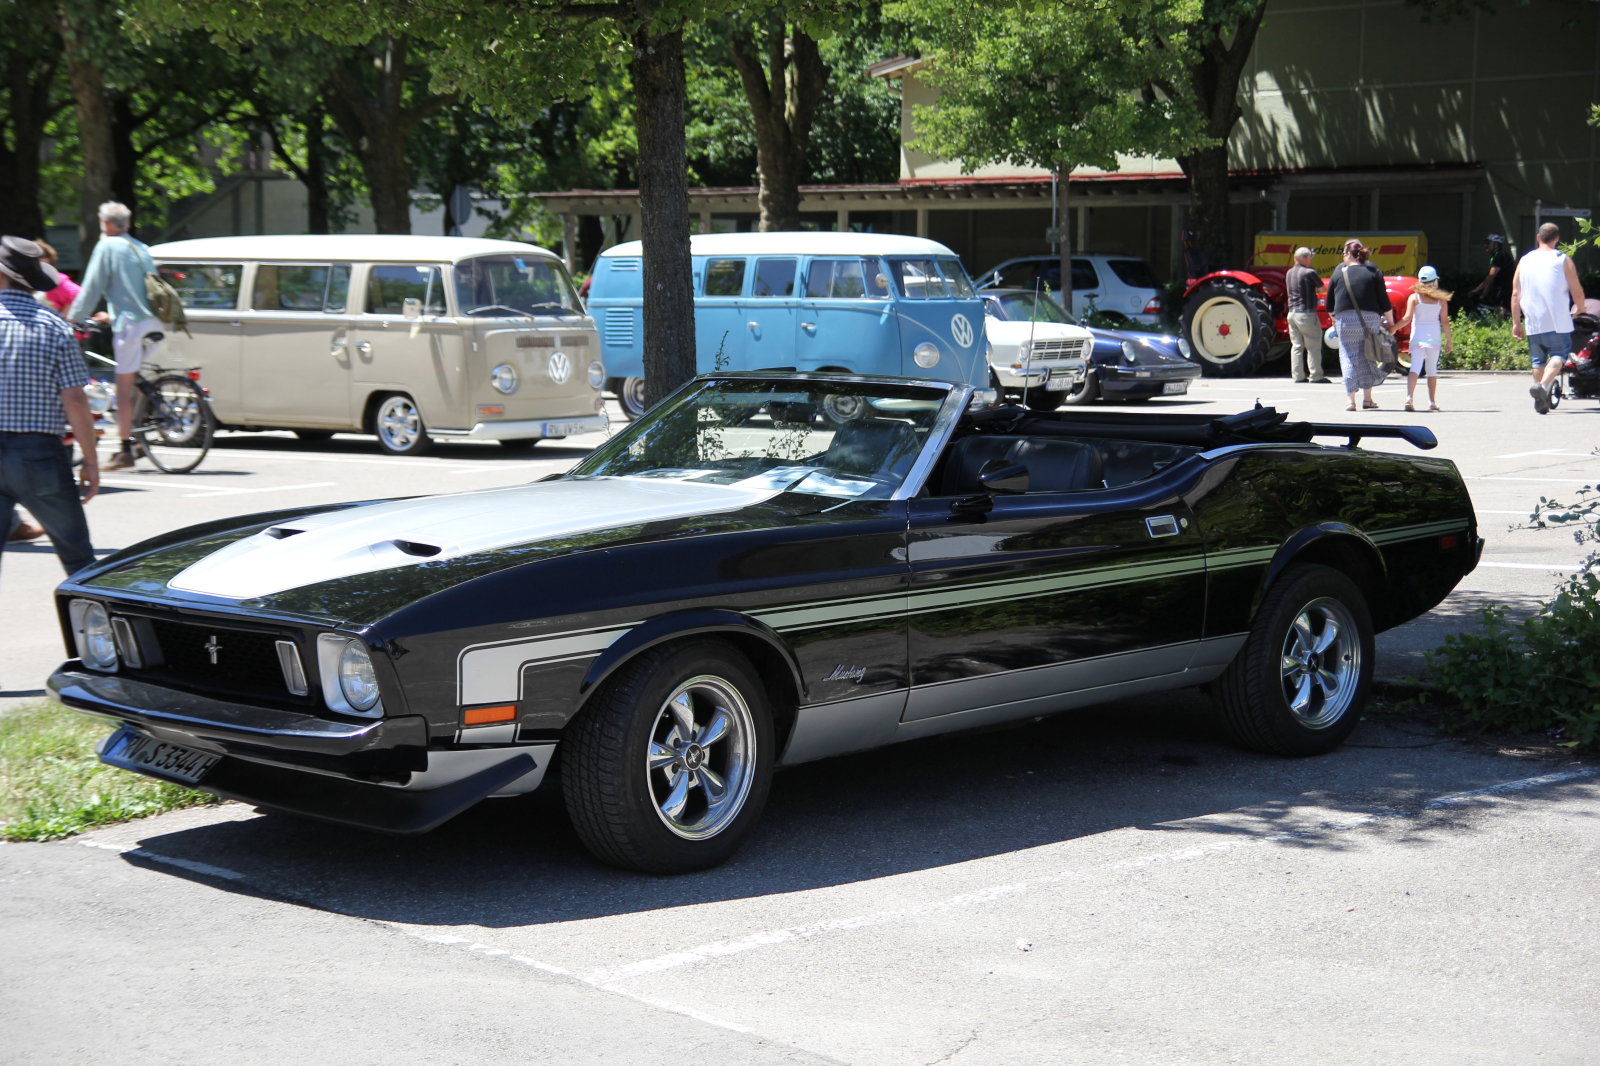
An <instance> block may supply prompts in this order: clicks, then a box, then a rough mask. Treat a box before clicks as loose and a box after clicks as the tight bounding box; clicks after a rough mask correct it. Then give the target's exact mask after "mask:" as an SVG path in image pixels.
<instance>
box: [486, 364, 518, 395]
mask: <svg viewBox="0 0 1600 1066" xmlns="http://www.w3.org/2000/svg"><path fill="white" fill-rule="evenodd" d="M489 384H491V385H493V386H494V389H495V391H496V392H503V393H505V394H506V395H507V396H510V395H511V394H512V393H513V392H516V391H517V368H516V367H514V366H512V365H511V364H510V363H501V364H500V365H499V366H497V367H495V368H494V369H493V370H491V371H489Z"/></svg>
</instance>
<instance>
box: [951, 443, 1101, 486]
mask: <svg viewBox="0 0 1600 1066" xmlns="http://www.w3.org/2000/svg"><path fill="white" fill-rule="evenodd" d="M994 459H1003V460H1005V461H1006V462H1008V463H1020V464H1021V465H1023V466H1026V467H1027V468H1028V491H1029V492H1084V491H1087V490H1090V489H1099V488H1104V487H1105V472H1104V470H1102V468H1101V459H1100V451H1099V449H1097V448H1095V447H1094V446H1092V445H1089V444H1082V443H1079V442H1077V441H1065V440H1051V439H1050V438H1048V437H967V438H965V439H963V440H959V441H957V442H956V443H955V446H954V447H953V448H951V450H950V457H949V459H948V460H946V462H945V467H944V477H943V478H942V479H941V482H940V489H939V495H941V496H972V495H975V494H976V493H980V492H982V491H983V487H982V485H980V484H979V482H978V474H979V472H980V471H981V470H982V469H983V467H984V464H985V463H988V462H990V461H991V460H994Z"/></svg>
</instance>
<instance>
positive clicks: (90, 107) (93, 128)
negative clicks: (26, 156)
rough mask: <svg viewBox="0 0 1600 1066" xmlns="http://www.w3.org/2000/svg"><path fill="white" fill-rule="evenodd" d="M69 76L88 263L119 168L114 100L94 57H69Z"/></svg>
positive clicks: (82, 241)
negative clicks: (103, 206) (113, 122)
mask: <svg viewBox="0 0 1600 1066" xmlns="http://www.w3.org/2000/svg"><path fill="white" fill-rule="evenodd" d="M70 47H71V43H70V41H69V48H70ZM69 54H70V53H69ZM67 78H68V81H69V82H70V83H71V85H72V102H73V104H74V106H75V108H76V110H77V114H78V150H79V153H80V154H81V155H82V157H83V158H82V167H83V176H82V177H81V178H79V180H78V255H79V257H80V259H81V261H82V262H83V263H85V264H87V263H88V262H89V254H90V253H91V252H93V251H94V246H95V243H96V242H97V241H99V240H100V215H99V212H100V205H101V204H103V203H105V202H106V201H107V200H109V199H111V181H112V175H114V174H115V173H116V169H117V163H116V148H115V145H114V142H113V140H112V136H111V101H110V100H109V99H108V98H107V95H106V82H105V76H104V75H103V74H102V73H101V70H100V65H99V64H98V63H96V62H95V61H94V60H93V59H90V58H88V57H85V56H81V55H75V54H74V55H72V57H71V58H70V59H69V60H68V61H67Z"/></svg>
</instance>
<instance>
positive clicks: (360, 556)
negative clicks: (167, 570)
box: [167, 478, 777, 600]
mask: <svg viewBox="0 0 1600 1066" xmlns="http://www.w3.org/2000/svg"><path fill="white" fill-rule="evenodd" d="M775 495H777V492H776V491H774V490H772V489H769V488H765V487H763V488H741V487H735V486H729V485H706V484H698V483H693V482H683V481H661V480H655V479H649V478H573V479H564V480H559V481H544V482H537V483H535V484H532V485H517V486H513V487H510V488H503V489H484V490H480V491H477V492H463V493H455V494H452V495H448V496H425V497H419V498H417V499H410V500H395V501H391V502H388V503H379V504H373V505H372V506H369V507H357V508H350V509H345V510H338V511H328V512H324V513H320V514H311V515H306V516H304V517H300V518H294V519H291V520H288V521H284V522H281V523H277V524H274V525H270V526H267V527H266V528H264V529H262V530H261V531H260V532H258V533H255V534H254V535H252V536H248V537H244V538H243V539H240V540H236V541H234V542H233V543H231V544H228V545H227V546H226V547H223V548H220V549H218V550H217V551H215V552H212V553H211V554H209V555H206V556H205V557H204V558H201V559H199V560H198V561H196V562H194V563H192V564H190V565H189V566H187V567H186V568H184V569H183V570H182V571H180V572H179V573H178V574H176V575H175V576H173V577H172V578H171V579H170V580H169V581H168V582H167V584H168V587H170V588H172V589H173V590H176V591H179V592H191V593H200V594H202V595H207V596H217V597H222V598H225V599H232V600H245V599H255V598H258V597H262V596H270V595H272V594H274V593H278V592H283V591H285V590H287V589H294V588H300V587H302V586H306V585H314V584H317V583H320V582H325V581H331V580H334V579H337V578H343V577H351V576H354V575H357V574H368V573H373V572H375V571H380V570H391V569H395V568H399V567H408V566H415V565H417V564H421V563H435V562H445V561H447V560H450V559H453V558H456V557H459V556H463V555H470V554H472V553H475V552H485V551H492V550H494V549H498V548H507V547H512V546H515V545H524V544H533V543H537V542H539V541H543V540H550V539H555V538H560V537H570V536H573V535H575V534H581V533H589V532H595V531H599V530H604V529H611V528H613V527H616V526H623V525H637V524H642V523H648V522H660V521H669V520H672V519H679V518H687V517H692V516H695V515H709V514H720V513H723V512H728V511H737V510H740V509H742V508H746V507H751V506H754V505H756V504H759V503H762V502H764V501H766V500H769V499H771V498H772V497H774V496H775Z"/></svg>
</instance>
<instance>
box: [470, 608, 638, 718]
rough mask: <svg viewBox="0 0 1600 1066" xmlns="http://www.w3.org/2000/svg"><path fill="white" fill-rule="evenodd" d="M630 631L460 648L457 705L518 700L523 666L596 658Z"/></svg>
mask: <svg viewBox="0 0 1600 1066" xmlns="http://www.w3.org/2000/svg"><path fill="white" fill-rule="evenodd" d="M632 628H633V627H632V626H623V627H622V628H621V629H602V630H595V631H592V632H588V633H562V634H559V635H553V636H549V637H541V638H538V639H535V640H504V641H497V642H495V643H492V644H473V645H471V646H469V647H466V648H463V649H461V654H460V655H458V656H457V657H456V702H457V703H458V704H462V705H468V704H476V703H511V702H513V701H515V700H520V699H521V698H522V670H523V667H526V666H528V665H530V664H532V663H541V662H549V661H554V660H561V659H581V658H585V657H587V656H591V655H597V654H599V653H600V652H602V651H605V650H606V649H607V648H609V647H611V645H612V644H615V643H616V642H617V640H618V638H620V637H621V636H622V635H623V634H624V633H626V632H628V630H630V629H632Z"/></svg>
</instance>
